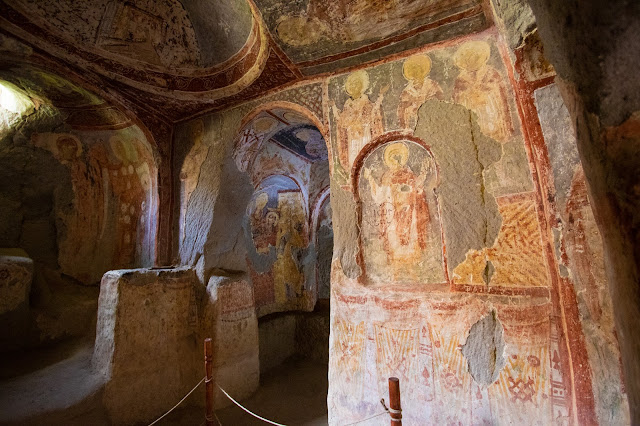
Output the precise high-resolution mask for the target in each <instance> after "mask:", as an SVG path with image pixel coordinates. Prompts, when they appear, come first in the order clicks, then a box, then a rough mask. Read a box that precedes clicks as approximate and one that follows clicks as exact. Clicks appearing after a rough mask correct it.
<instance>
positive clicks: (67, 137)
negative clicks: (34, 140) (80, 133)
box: [56, 134, 82, 157]
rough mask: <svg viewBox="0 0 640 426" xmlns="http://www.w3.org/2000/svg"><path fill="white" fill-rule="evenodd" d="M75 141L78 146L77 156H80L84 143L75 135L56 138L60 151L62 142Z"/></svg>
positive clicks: (76, 146)
mask: <svg viewBox="0 0 640 426" xmlns="http://www.w3.org/2000/svg"><path fill="white" fill-rule="evenodd" d="M67 140H70V141H73V144H74V145H75V148H76V155H75V156H76V157H80V155H81V154H82V144H81V143H80V141H79V140H78V139H77V138H76V137H75V136H73V135H69V134H66V135H61V136H59V137H58V138H57V139H56V148H58V151H59V150H60V145H61V143H62V141H67Z"/></svg>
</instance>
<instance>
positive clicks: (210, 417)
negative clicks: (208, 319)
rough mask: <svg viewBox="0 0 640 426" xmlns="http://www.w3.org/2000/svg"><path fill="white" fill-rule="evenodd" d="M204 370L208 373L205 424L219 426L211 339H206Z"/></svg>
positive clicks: (205, 381)
mask: <svg viewBox="0 0 640 426" xmlns="http://www.w3.org/2000/svg"><path fill="white" fill-rule="evenodd" d="M204 369H205V371H206V377H205V379H204V389H205V394H206V395H205V398H206V400H205V424H206V425H207V426H217V425H218V422H217V421H216V420H215V414H214V399H213V397H214V395H215V393H214V392H215V389H214V385H215V383H214V382H213V346H212V342H211V337H207V338H206V339H204Z"/></svg>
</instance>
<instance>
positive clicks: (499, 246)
mask: <svg viewBox="0 0 640 426" xmlns="http://www.w3.org/2000/svg"><path fill="white" fill-rule="evenodd" d="M498 206H499V210H500V214H501V215H502V218H503V220H502V226H501V228H500V232H499V234H498V238H497V240H496V242H495V244H494V245H493V246H492V247H489V248H485V249H482V250H480V251H476V250H473V251H471V252H469V253H467V258H466V260H465V261H464V262H463V263H461V264H460V265H458V266H457V267H456V268H455V269H454V276H453V281H454V282H455V283H458V284H473V285H483V286H484V285H494V286H495V285H499V286H504V287H546V286H548V285H549V284H550V278H549V272H548V266H547V263H546V260H545V255H544V249H543V245H542V235H541V233H540V224H539V222H538V212H537V209H536V204H535V201H534V200H533V199H531V198H530V199H526V198H525V199H515V200H512V199H509V198H501V199H499V200H498Z"/></svg>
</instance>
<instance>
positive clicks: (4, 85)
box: [0, 80, 35, 135]
mask: <svg viewBox="0 0 640 426" xmlns="http://www.w3.org/2000/svg"><path fill="white" fill-rule="evenodd" d="M34 109H35V106H34V104H33V102H32V101H31V98H29V96H27V95H25V94H24V93H23V92H22V91H21V90H20V89H18V88H17V87H16V86H15V85H13V84H11V83H9V82H7V81H2V80H0V135H2V134H3V133H4V132H5V131H6V130H8V129H10V128H11V126H12V125H13V124H14V123H16V122H17V121H18V120H20V118H22V117H23V116H24V115H26V114H28V113H30V112H32V111H33V110H34Z"/></svg>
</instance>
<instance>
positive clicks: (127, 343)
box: [92, 269, 204, 424]
mask: <svg viewBox="0 0 640 426" xmlns="http://www.w3.org/2000/svg"><path fill="white" fill-rule="evenodd" d="M199 285H200V284H199V282H198V280H197V278H196V274H195V272H194V271H193V270H190V269H174V270H158V269H138V270H119V271H110V272H107V273H106V274H105V275H104V277H103V278H102V283H101V288H100V299H99V302H98V322H97V330H96V343H95V348H94V354H93V360H92V364H93V367H94V368H95V369H96V370H97V371H98V372H99V373H101V374H103V375H104V378H105V381H106V385H105V390H104V396H103V403H104V405H105V408H106V410H107V412H108V414H109V417H110V419H111V421H112V422H113V423H114V424H132V423H136V422H148V421H151V420H154V419H155V418H156V417H157V416H159V415H161V414H163V413H164V412H165V411H166V410H168V409H170V408H171V407H172V406H173V405H174V404H175V403H176V402H178V401H179V400H180V399H181V398H182V397H183V396H184V395H185V394H186V393H187V392H188V391H189V390H190V389H191V388H192V387H193V386H194V385H195V384H196V383H198V381H199V380H200V378H201V377H203V376H204V366H203V355H202V345H201V342H200V341H199V339H198V334H197V324H198V315H197V311H198V306H197V295H196V292H197V288H198V286H199Z"/></svg>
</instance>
